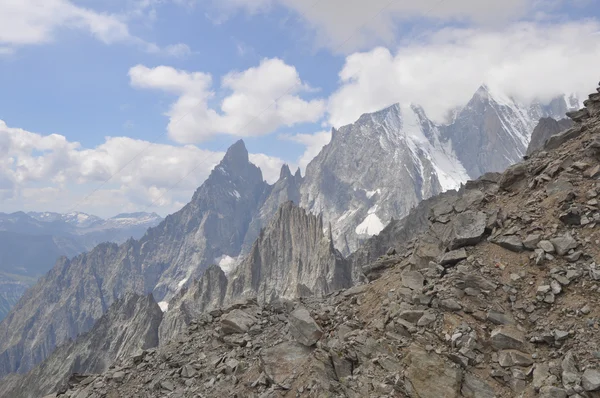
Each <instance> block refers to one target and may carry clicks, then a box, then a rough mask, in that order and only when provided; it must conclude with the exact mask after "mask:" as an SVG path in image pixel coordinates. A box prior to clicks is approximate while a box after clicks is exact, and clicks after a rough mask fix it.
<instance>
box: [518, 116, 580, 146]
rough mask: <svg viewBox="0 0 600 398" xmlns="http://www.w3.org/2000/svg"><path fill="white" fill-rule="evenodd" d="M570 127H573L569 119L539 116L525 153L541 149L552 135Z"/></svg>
mask: <svg viewBox="0 0 600 398" xmlns="http://www.w3.org/2000/svg"><path fill="white" fill-rule="evenodd" d="M571 127H573V121H572V120H571V119H561V120H555V119H553V118H551V117H543V118H541V119H540V121H539V123H538V124H537V126H535V128H534V129H533V133H532V134H531V141H530V142H529V146H528V147H527V155H530V154H532V153H533V152H534V151H537V150H538V149H541V148H542V147H543V146H544V144H545V143H546V141H548V139H549V138H550V137H552V136H553V135H556V134H558V133H560V132H561V131H565V130H568V129H570V128H571Z"/></svg>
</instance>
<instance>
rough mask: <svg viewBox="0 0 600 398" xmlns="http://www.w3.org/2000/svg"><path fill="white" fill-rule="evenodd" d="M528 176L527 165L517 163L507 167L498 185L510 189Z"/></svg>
mask: <svg viewBox="0 0 600 398" xmlns="http://www.w3.org/2000/svg"><path fill="white" fill-rule="evenodd" d="M526 176H527V165H526V164H525V163H517V164H515V165H512V166H510V167H509V168H508V169H506V171H505V172H504V173H503V174H502V178H500V181H499V182H498V186H499V187H500V188H501V189H504V190H506V191H510V190H511V189H512V188H513V187H514V185H516V184H517V183H518V182H520V181H522V180H523V179H525V177H526Z"/></svg>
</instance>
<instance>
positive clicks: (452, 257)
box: [440, 248, 468, 267]
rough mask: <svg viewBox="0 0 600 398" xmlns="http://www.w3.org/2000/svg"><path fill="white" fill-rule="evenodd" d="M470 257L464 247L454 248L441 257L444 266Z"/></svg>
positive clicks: (449, 265) (441, 263)
mask: <svg viewBox="0 0 600 398" xmlns="http://www.w3.org/2000/svg"><path fill="white" fill-rule="evenodd" d="M467 257H468V255H467V251H466V250H465V249H464V248H460V249H458V250H452V251H449V252H447V253H444V255H443V256H442V258H441V259H440V265H442V266H444V267H451V266H453V265H455V264H456V263H459V262H460V261H462V260H466V259H467Z"/></svg>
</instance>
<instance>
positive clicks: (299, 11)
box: [214, 0, 558, 52]
mask: <svg viewBox="0 0 600 398" xmlns="http://www.w3.org/2000/svg"><path fill="white" fill-rule="evenodd" d="M214 3H216V4H218V6H219V7H221V9H222V10H224V12H225V13H230V12H231V11H233V10H238V9H241V10H244V11H246V12H249V13H259V12H265V11H269V10H270V9H271V8H272V7H273V6H275V5H278V6H284V7H287V8H288V9H290V10H292V11H293V12H294V13H295V14H296V15H298V16H299V17H300V18H302V20H304V21H305V22H306V23H307V24H308V25H309V26H310V27H311V28H312V29H313V30H314V31H315V32H316V33H315V34H316V38H317V41H318V44H319V45H323V46H329V47H330V48H335V49H336V50H341V51H344V52H349V51H352V50H355V49H358V48H364V47H365V46H367V45H372V44H373V43H385V44H391V43H393V42H394V40H395V38H396V37H397V35H396V34H397V32H398V30H397V29H398V24H399V23H401V22H404V21H406V20H409V19H411V18H424V17H427V18H430V19H434V20H441V21H448V20H452V21H459V22H475V23H478V24H486V25H489V24H496V25H500V24H503V23H505V22H507V21H509V20H512V19H514V18H519V17H522V16H524V15H526V14H528V13H533V12H534V11H535V10H536V9H537V7H538V6H541V5H543V6H544V9H546V10H547V9H548V8H550V7H551V6H552V5H553V3H558V2H557V1H552V2H548V1H545V2H539V1H536V0H505V1H481V0H452V1H443V0H442V1H440V0H422V1H414V0H395V1H392V2H390V1H389V0H371V1H365V0H328V1H317V2H315V1H314V0H219V1H218V3H217V2H216V0H215V1H214ZM540 3H544V4H540ZM378 12H379V13H378ZM342 45H343V46H342Z"/></svg>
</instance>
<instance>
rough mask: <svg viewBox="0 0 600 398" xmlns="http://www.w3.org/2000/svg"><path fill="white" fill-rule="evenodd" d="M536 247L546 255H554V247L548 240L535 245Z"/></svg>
mask: <svg viewBox="0 0 600 398" xmlns="http://www.w3.org/2000/svg"><path fill="white" fill-rule="evenodd" d="M537 247H539V248H540V249H542V250H543V251H544V252H546V253H554V252H555V249H554V245H553V244H552V242H550V241H549V240H542V241H540V242H539V243H538V244H537Z"/></svg>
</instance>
